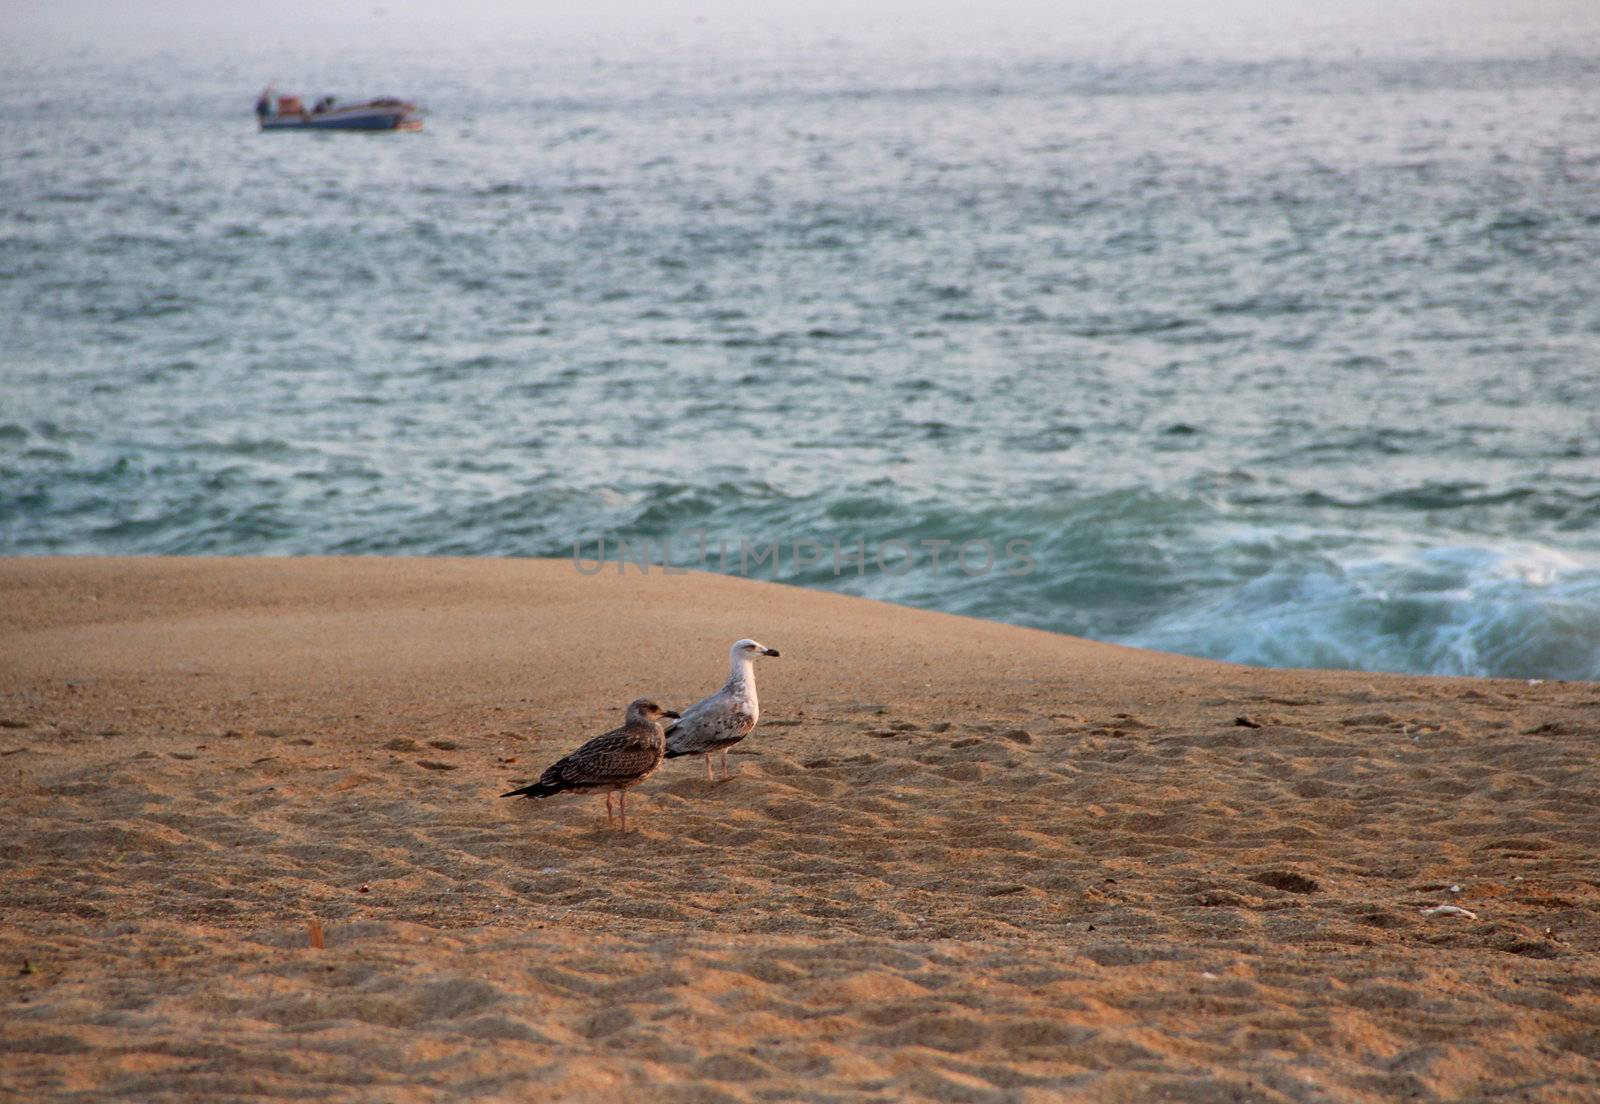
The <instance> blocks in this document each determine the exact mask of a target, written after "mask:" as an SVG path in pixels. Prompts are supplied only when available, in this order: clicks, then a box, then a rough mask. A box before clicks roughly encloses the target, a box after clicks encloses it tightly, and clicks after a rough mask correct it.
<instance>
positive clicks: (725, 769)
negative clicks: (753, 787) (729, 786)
mask: <svg viewBox="0 0 1600 1104" xmlns="http://www.w3.org/2000/svg"><path fill="white" fill-rule="evenodd" d="M731 777H733V776H732V775H730V774H729V773H728V749H727V748H723V749H722V780H723V781H724V782H726V781H727V780H728V779H729V778H731Z"/></svg>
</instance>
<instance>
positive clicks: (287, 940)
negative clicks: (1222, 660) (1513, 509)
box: [0, 558, 1600, 1104]
mask: <svg viewBox="0 0 1600 1104" xmlns="http://www.w3.org/2000/svg"><path fill="white" fill-rule="evenodd" d="M0 632H3V634H4V645H3V646H0V798H3V801H4V805H5V808H6V810H7V816H6V826H7V837H8V838H7V844H8V845H7V846H6V848H5V850H4V853H3V855H0V871H3V876H0V948H3V952H0V978H3V990H0V1002H3V1008H4V1011H3V1013H0V1099H5V1100H16V1101H30V1102H33V1101H38V1102H44V1101H74V1102H82V1101H100V1100H131V1101H151V1102H160V1101H257V1100H268V1099H293V1100H320V1101H333V1102H358V1101H360V1102H367V1101H406V1102H410V1101H417V1102H424V1101H429V1102H431V1101H458V1100H506V1101H555V1100H561V1101H567V1100H571V1101H618V1100H628V1101H634V1102H653V1101H661V1102H674V1104H691V1102H705V1104H723V1102H730V1104H731V1102H741V1101H745V1102H755V1101H788V1100H800V1101H885V1102H887V1101H899V1100H933V1101H952V1102H954V1101H961V1102H978V1104H988V1102H996V1104H999V1102H1036V1101H1055V1100H1073V1101H1077V1100H1082V1101H1095V1102H1101V1101H1103V1102H1114V1101H1115V1102H1124V1101H1125V1102H1134V1101H1149V1100H1176V1101H1190V1102H1223V1101H1373V1102H1377V1101H1391V1100H1400V1099H1407V1100H1424V1101H1428V1100H1439V1101H1444V1100H1450V1101H1456V1100H1483V1101H1498V1100H1517V1101H1524V1100H1526V1101H1581V1100H1588V1101H1592V1100H1595V1099H1600V954H1597V952H1600V915H1597V908H1600V860H1597V857H1596V856H1597V852H1600V766H1597V750H1600V686H1597V685H1596V684H1594V683H1557V682H1534V683H1530V682H1526V681H1504V680H1463V679H1440V678H1411V677H1391V676H1378V675H1370V674H1359V673H1349V672H1317V671H1284V670H1258V669H1250V668H1244V667H1235V666H1228V665H1224V664H1217V663H1210V662H1203V661H1199V660H1191V659H1184V658H1179V657H1175V656H1170V655H1162V654H1157V653H1150V652H1140V651H1135V650H1130V649H1126V648H1120V647H1115V646H1110V645H1102V644H1095V643H1090V642H1086V641H1083V640H1078V639H1073V638H1070V637H1064V636H1055V635H1051V634H1047V633H1042V632H1035V631H1030V630H1025V629H1018V628H1012V627H1008V626H1004V625H999V624H992V623H987V622H981V621H973V620H968V619H963V618H958V617H952V616H948V615H943V614H936V613H929V612H923V611H917V610H911V609H905V608H900V607H895V606H887V605H882V604H878V603H873V602H868V601H864V600H861V599H855V598H848V597H842V596H839V595H834V594H828V593H820V592H815V591H806V590H800V589H796V588H791V587H784V586H778V585H773V584H766V583H758V582H750V581H745V580H740V579H732V578H724V577H713V576H706V575H698V574H690V575H682V576H664V575H662V574H661V573H659V571H658V572H654V573H652V574H650V575H649V576H648V577H640V576H639V575H638V574H637V573H636V572H630V573H629V574H628V575H626V576H624V577H618V576H617V575H616V574H615V573H614V572H612V571H609V570H608V571H607V572H606V573H604V574H601V575H598V576H594V577H585V576H582V575H580V574H579V573H578V572H576V571H575V570H574V569H573V566H572V564H571V563H570V562H566V561H534V560H448V559H428V560H416V559H372V560H367V559H361V560H341V559H294V560H289V559H265V560H263V559H158V558H150V559H135V560H102V559H59V558H41V559H9V560H3V561H0ZM742 636H754V637H756V638H758V639H760V640H761V641H763V642H764V643H766V644H769V645H771V646H773V647H776V648H779V649H781V651H782V657H781V658H779V659H775V660H770V661H766V662H764V663H763V664H762V666H761V667H760V668H759V670H758V678H759V680H760V691H761V702H762V720H761V724H760V726H759V727H758V728H757V730H756V731H755V733H754V735H753V736H752V737H751V738H750V739H748V740H747V741H745V742H744V743H743V744H740V745H738V746H737V747H736V748H735V750H734V753H733V755H732V756H731V763H732V764H733V766H734V768H735V769H736V770H737V772H738V773H737V777H735V778H734V779H732V780H731V781H728V782H726V783H708V782H706V780H705V778H704V774H703V766H702V763H701V761H700V760H699V759H698V758H686V759H678V760H673V761H671V762H668V763H666V764H665V765H663V767H662V768H661V769H660V770H659V771H658V772H657V773H656V774H655V775H654V776H653V777H651V778H650V779H649V780H648V781H646V782H645V783H644V784H643V785H641V786H640V787H638V788H636V789H635V790H633V791H631V793H630V797H629V816H630V828H631V829H633V830H631V831H630V832H628V833H627V834H622V833H620V832H615V831H612V830H608V829H607V827H606V823H605V814H604V803H603V801H602V800H601V798H600V797H598V796H579V797H575V796H563V797H558V798H554V799H551V800H547V801H540V802H533V801H501V800H499V799H498V798H497V795H498V794H500V793H501V792H503V791H505V790H507V789H509V788H511V787H512V786H513V785H520V784H522V783H523V782H526V781H527V780H529V779H532V778H534V777H536V776H537V775H538V773H539V771H540V770H541V769H542V768H543V767H544V766H545V765H546V764H548V763H549V762H550V761H552V760H554V759H555V758H557V757H558V756H559V755H561V754H562V753H564V752H565V751H568V750H570V749H572V748H573V747H576V746H577V745H578V744H579V743H581V742H582V741H583V740H584V739H586V738H588V737H589V736H591V735H594V734H596V733H598V732H601V731H603V730H605V729H607V728H611V727H613V726H615V725H617V724H619V723H620V722H621V715H622V709H623V706H624V705H625V704H626V703H627V702H628V701H629V700H630V699H632V698H635V697H638V696H641V695H650V696H653V697H655V698H656V699H657V700H659V701H660V702H661V703H662V704H663V705H665V706H667V707H668V708H681V707H683V706H685V705H687V704H689V703H690V702H692V701H693V700H695V699H696V698H699V697H701V696H703V695H705V694H707V693H709V692H711V691H712V690H714V689H715V688H716V687H717V685H718V684H719V683H720V682H721V680H722V678H723V677H724V674H725V671H726V664H727V660H726V653H727V647H728V644H729V643H730V642H731V641H733V640H734V639H736V638H738V637H742ZM1437 906H1454V908H1456V909H1459V910H1464V911H1466V912H1469V913H1472V914H1475V918H1469V917H1468V916H1466V915H1459V914H1429V913H1428V912H1427V911H1425V910H1430V909H1434V908H1436V907H1437ZM313 922H315V923H316V924H319V925H320V926H321V929H322V932H323V937H324V944H325V945H324V946H323V947H322V948H320V949H318V948H314V947H312V946H310V937H309V934H308V925H310V924H311V923H313Z"/></svg>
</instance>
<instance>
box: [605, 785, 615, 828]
mask: <svg viewBox="0 0 1600 1104" xmlns="http://www.w3.org/2000/svg"><path fill="white" fill-rule="evenodd" d="M615 823H616V820H615V819H614V818H613V817H612V816H611V791H610V790H607V791H606V827H607V828H609V827H611V825H613V824H615Z"/></svg>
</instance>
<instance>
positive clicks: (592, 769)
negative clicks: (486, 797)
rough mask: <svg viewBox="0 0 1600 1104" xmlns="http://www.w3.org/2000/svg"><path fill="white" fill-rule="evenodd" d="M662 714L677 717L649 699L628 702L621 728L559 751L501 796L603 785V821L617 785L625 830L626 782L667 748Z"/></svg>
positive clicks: (645, 774) (644, 774)
mask: <svg viewBox="0 0 1600 1104" xmlns="http://www.w3.org/2000/svg"><path fill="white" fill-rule="evenodd" d="M662 717H677V714H676V713H670V712H668V711H666V710H664V709H662V708H661V707H660V706H659V705H657V704H656V703H655V702H653V701H651V700H650V699H649V698H640V699H639V700H638V701H635V702H632V703H630V704H629V706H628V714H627V721H626V722H625V723H624V724H623V726H622V727H621V728H614V729H612V730H611V731H610V732H607V733H605V734H604V735H601V736H596V737H595V738H594V739H592V740H590V741H589V742H588V743H587V744H584V745H583V746H582V747H581V748H579V749H578V750H577V751H574V752H572V753H571V754H570V755H563V756H562V757H561V758H560V759H557V760H556V761H555V762H554V763H552V764H550V766H549V767H548V768H546V770H545V772H544V773H543V774H541V775H540V776H539V781H537V782H534V783H532V784H531V785H527V786H524V787H522V788H521V789H520V790H512V791H511V792H510V793H503V794H501V795H500V796H501V797H551V796H553V795H555V794H558V793H564V792H566V791H567V790H571V791H572V792H574V793H588V792H590V791H591V790H604V791H605V792H606V823H607V824H610V823H612V819H611V793H612V791H613V790H619V791H621V793H620V795H619V796H618V801H619V802H620V803H621V805H622V830H623V831H624V832H626V831H627V830H628V787H629V786H637V785H638V784H639V783H640V782H643V781H644V780H645V779H646V778H649V777H650V776H651V775H652V774H654V773H655V769H656V768H657V767H659V766H660V765H661V756H662V754H663V753H664V752H665V751H666V750H667V742H666V734H665V733H664V732H663V731H662V728H661V718H662Z"/></svg>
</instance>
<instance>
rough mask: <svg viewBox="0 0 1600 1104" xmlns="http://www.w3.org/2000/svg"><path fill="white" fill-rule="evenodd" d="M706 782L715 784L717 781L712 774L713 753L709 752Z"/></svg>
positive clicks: (707, 755) (707, 753)
mask: <svg viewBox="0 0 1600 1104" xmlns="http://www.w3.org/2000/svg"><path fill="white" fill-rule="evenodd" d="M706 781H707V782H715V781H716V778H715V777H713V776H712V774H711V753H710V752H709V751H708V752H706Z"/></svg>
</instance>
